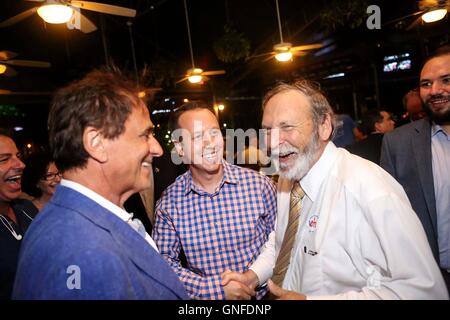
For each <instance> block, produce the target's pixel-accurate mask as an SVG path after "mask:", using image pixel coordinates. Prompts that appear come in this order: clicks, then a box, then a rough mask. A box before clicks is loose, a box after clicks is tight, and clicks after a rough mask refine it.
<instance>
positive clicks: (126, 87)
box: [48, 68, 145, 172]
mask: <svg viewBox="0 0 450 320" xmlns="http://www.w3.org/2000/svg"><path fill="white" fill-rule="evenodd" d="M138 93H139V89H138V87H137V85H136V84H135V83H134V82H133V81H131V80H129V79H127V78H125V77H124V76H123V75H122V74H121V73H120V71H118V69H117V68H115V69H114V68H113V69H112V70H111V69H103V70H94V71H91V72H89V73H88V74H87V75H86V76H85V77H84V78H82V79H81V80H78V81H75V82H73V83H71V84H69V85H68V86H66V87H64V88H62V89H59V90H58V91H57V92H56V93H55V95H54V97H53V101H52V104H51V108H50V113H49V118H48V129H49V138H50V141H49V142H50V149H51V152H52V157H53V159H54V160H55V164H56V166H57V167H58V168H59V169H60V170H61V171H62V172H64V171H66V170H69V169H73V168H83V167H85V166H86V164H87V161H88V159H89V154H88V153H87V151H86V150H85V148H84V144H83V134H84V130H85V129H86V128H87V127H94V128H96V129H99V130H100V132H101V134H102V135H103V136H104V137H105V138H107V139H114V138H116V137H118V136H120V135H121V134H122V133H123V132H124V131H125V122H126V120H127V119H128V117H129V115H130V114H131V111H132V108H134V107H137V106H139V105H145V104H144V102H143V101H142V100H141V99H140V98H139V96H138Z"/></svg>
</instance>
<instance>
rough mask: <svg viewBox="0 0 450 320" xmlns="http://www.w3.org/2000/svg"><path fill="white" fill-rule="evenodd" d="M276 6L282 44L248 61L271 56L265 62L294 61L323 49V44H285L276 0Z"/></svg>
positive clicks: (276, 0)
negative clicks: (311, 51)
mask: <svg viewBox="0 0 450 320" xmlns="http://www.w3.org/2000/svg"><path fill="white" fill-rule="evenodd" d="M275 5H276V9H277V18H278V29H279V32H280V43H277V44H275V45H274V46H273V51H272V52H267V53H262V54H257V55H253V56H251V57H249V58H247V59H251V58H257V57H262V56H267V55H270V57H269V58H267V59H266V60H265V61H267V60H270V59H272V58H273V57H274V58H275V59H276V60H278V61H280V62H287V61H292V57H293V56H297V57H300V56H304V55H306V54H307V52H306V51H308V50H313V49H319V48H322V46H323V45H322V44H321V43H313V44H307V45H302V46H292V43H290V42H284V40H283V31H282V29H281V18H280V9H279V7H278V0H275Z"/></svg>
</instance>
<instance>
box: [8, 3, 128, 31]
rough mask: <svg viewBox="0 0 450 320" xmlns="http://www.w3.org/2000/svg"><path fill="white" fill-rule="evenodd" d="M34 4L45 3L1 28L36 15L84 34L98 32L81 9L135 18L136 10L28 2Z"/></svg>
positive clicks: (97, 5) (23, 13)
mask: <svg viewBox="0 0 450 320" xmlns="http://www.w3.org/2000/svg"><path fill="white" fill-rule="evenodd" d="M26 1H32V2H43V4H42V5H39V6H36V7H33V8H30V9H28V10H25V11H24V12H22V13H19V14H18V15H15V16H13V17H11V18H9V19H7V20H5V21H3V22H1V23H0V28H5V27H9V26H11V25H13V24H16V23H17V22H20V21H22V20H24V19H26V18H28V17H30V16H32V15H33V14H34V13H36V12H37V13H38V15H39V16H40V17H41V18H42V19H43V20H44V21H45V22H47V23H55V24H58V23H67V27H68V28H69V29H78V30H80V31H82V32H84V33H89V32H92V31H95V30H97V27H96V26H95V25H94V24H93V23H92V22H91V21H90V20H89V19H88V18H86V17H85V16H84V15H82V14H81V13H80V9H83V10H90V11H96V12H101V13H107V14H112V15H118V16H124V17H135V16H136V10H134V9H129V8H124V7H119V6H114V5H110V4H104V3H98V2H91V1H76V0H26Z"/></svg>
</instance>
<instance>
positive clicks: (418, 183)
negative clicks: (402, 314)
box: [380, 119, 439, 262]
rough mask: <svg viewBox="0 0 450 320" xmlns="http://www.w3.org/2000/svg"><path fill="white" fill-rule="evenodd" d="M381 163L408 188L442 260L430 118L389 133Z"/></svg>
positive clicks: (383, 146)
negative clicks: (439, 245) (438, 240)
mask: <svg viewBox="0 0 450 320" xmlns="http://www.w3.org/2000/svg"><path fill="white" fill-rule="evenodd" d="M380 165H381V166H382V167H383V168H384V169H385V170H386V171H387V172H389V173H390V174H391V175H392V176H393V177H394V178H395V179H397V181H398V182H399V183H400V184H401V185H402V186H403V188H404V189H405V191H406V194H407V195H408V198H409V201H410V202H411V205H412V207H413V209H414V211H415V212H416V213H417V215H418V217H419V219H420V221H421V222H422V225H423V227H424V229H425V232H426V234H427V237H428V242H429V243H430V246H431V250H432V251H433V255H434V257H435V258H436V261H438V262H439V249H438V242H437V222H436V220H437V216H436V199H435V194H434V182H433V170H432V167H431V165H432V160H431V124H430V121H429V120H428V119H421V120H417V121H415V122H412V123H410V124H407V125H404V126H402V127H400V128H397V129H395V130H394V131H392V132H389V133H386V134H385V135H384V139H383V145H382V150H381V163H380Z"/></svg>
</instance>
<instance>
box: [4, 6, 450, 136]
mask: <svg viewBox="0 0 450 320" xmlns="http://www.w3.org/2000/svg"><path fill="white" fill-rule="evenodd" d="M98 2H103V3H109V4H116V5H121V6H125V7H130V8H133V9H136V10H137V16H136V18H134V19H133V20H129V19H127V18H124V17H118V16H112V15H106V14H100V13H96V12H89V11H84V12H83V11H82V12H83V13H84V14H85V15H86V16H87V17H88V18H89V19H90V20H91V21H92V22H94V23H95V24H96V26H97V27H98V30H97V31H95V32H93V33H90V34H83V33H81V32H80V31H78V30H68V29H67V28H66V26H65V25H50V24H45V23H44V22H43V20H41V18H40V17H39V16H38V15H37V14H35V15H33V16H32V17H30V18H27V19H25V20H23V21H21V22H19V23H17V24H15V25H13V26H10V27H7V28H2V29H0V39H1V40H0V50H10V51H14V52H16V53H17V54H18V56H17V59H27V60H43V61H48V62H50V63H51V64H52V67H51V68H49V69H37V68H29V67H16V68H15V69H16V70H17V72H18V75H17V76H15V77H10V78H7V77H4V76H0V89H4V90H10V91H13V92H16V93H15V94H9V95H0V105H2V104H3V105H5V104H6V105H13V106H19V109H20V108H21V106H25V107H24V108H25V109H26V111H27V112H26V113H27V114H28V116H29V117H31V118H33V117H37V114H40V115H41V117H42V118H45V116H46V108H47V106H48V102H49V99H50V94H51V92H53V91H54V89H55V88H57V87H59V86H62V85H64V84H65V83H67V82H69V81H71V80H73V79H76V78H79V77H80V76H82V74H83V73H85V72H87V71H88V70H90V69H92V68H95V67H98V66H100V65H102V64H105V63H106V62H107V61H109V62H114V63H115V64H117V65H118V66H119V67H121V68H124V69H126V70H128V71H129V72H130V74H131V75H133V74H134V72H135V68H134V58H133V54H132V42H131V39H132V41H133V45H134V49H135V56H134V57H135V59H136V60H135V61H136V66H137V71H138V72H139V74H141V73H142V70H143V69H146V70H147V73H146V74H145V77H141V78H140V81H141V83H142V84H143V85H147V86H151V87H161V88H163V90H162V91H160V94H159V97H160V98H164V97H167V96H171V97H175V98H181V97H190V98H192V97H203V96H204V97H206V98H207V99H211V97H212V96H214V98H215V99H216V100H228V101H230V104H232V103H234V104H236V106H239V107H236V108H241V109H242V108H244V107H242V105H250V107H247V108H250V109H247V110H253V109H254V108H257V107H258V106H259V104H260V97H261V95H262V93H263V92H264V90H265V89H267V87H268V86H270V85H271V84H272V83H274V82H275V81H276V80H283V79H292V78H296V77H306V78H311V79H313V80H316V81H320V82H321V84H322V85H323V87H324V89H325V90H326V91H327V93H328V94H329V95H330V98H331V100H332V102H333V103H334V104H335V105H337V106H340V108H341V109H342V110H341V111H346V112H348V113H350V114H351V115H353V116H355V117H357V116H358V113H359V112H360V111H361V110H360V109H361V107H363V105H364V104H366V103H368V102H369V103H370V102H371V103H375V104H382V105H387V106H388V108H391V109H393V110H394V109H395V108H397V107H398V106H394V105H400V100H399V97H401V95H402V94H403V93H404V91H405V90H407V88H409V87H411V86H413V85H414V84H415V83H416V81H417V75H418V71H419V68H420V63H421V62H422V60H423V58H424V56H425V55H426V54H427V53H428V52H429V51H431V50H433V49H434V48H435V47H437V46H439V45H441V44H445V43H449V34H450V31H449V30H450V28H449V19H448V17H446V18H445V19H444V20H442V21H440V22H437V23H434V24H432V25H426V26H425V25H420V24H418V25H417V26H416V27H414V28H412V29H411V30H406V28H407V27H408V26H409V24H410V23H411V22H413V21H414V19H416V18H417V16H412V17H408V18H405V19H399V18H401V17H405V16H407V15H410V14H412V13H414V12H416V11H418V2H417V1H414V0H402V1H367V0H335V1H325V0H315V1H312V0H308V1H306V0H305V1H303V0H279V7H280V15H281V22H282V30H283V36H284V39H285V41H289V42H292V43H293V44H294V45H300V44H307V43H313V42H318V41H320V42H323V43H325V44H327V45H328V47H326V48H325V50H322V51H320V50H318V51H315V52H311V53H310V54H308V55H306V56H304V57H299V58H296V59H295V60H294V61H293V62H291V63H289V64H284V65H282V64H280V63H277V62H275V61H274V60H273V59H271V60H269V61H264V58H253V59H250V60H245V59H240V60H238V61H235V62H232V63H225V62H223V61H221V60H220V59H218V57H217V55H216V54H215V52H214V50H213V44H214V42H215V41H217V40H218V39H220V38H221V37H222V36H223V34H224V26H225V24H227V23H231V24H232V25H233V26H234V28H235V29H236V30H237V31H238V32H240V33H242V35H243V36H244V37H245V38H247V39H248V40H249V42H250V51H249V54H250V56H253V55H257V54H260V53H264V52H268V51H271V50H272V47H273V45H274V44H276V43H278V42H280V37H279V31H278V22H277V15H276V7H275V1H274V0H209V1H208V0H187V4H188V12H189V18H190V27H191V34H192V43H193V52H194V60H195V65H196V66H197V67H201V68H203V69H206V70H216V69H224V70H226V72H227V73H226V74H225V75H223V76H214V77H211V78H212V81H209V82H207V83H206V84H204V85H202V86H197V87H193V86H192V85H189V84H188V83H187V82H184V83H181V84H175V82H176V80H178V79H180V78H181V77H182V75H183V74H184V73H185V72H186V70H187V69H188V68H189V67H190V66H191V60H190V56H189V46H188V40H187V29H186V21H185V15H184V6H183V0H124V1H107V0H101V1H100V0H99V1H98ZM369 4H376V5H378V6H379V7H380V9H381V23H382V28H381V30H369V29H368V28H367V27H366V19H367V17H368V15H367V13H366V12H365V8H366V7H367V5H369ZM36 5H39V3H37V2H31V1H25V0H2V1H0V22H1V21H3V20H6V19H7V18H9V17H11V16H14V15H16V14H18V13H20V12H22V11H25V10H27V9H28V8H31V7H33V6H36ZM355 8H356V9H355ZM361 8H362V9H363V10H361ZM340 10H342V11H341V12H340ZM352 10H354V12H352ZM330 11H331V12H332V13H334V16H333V15H331V17H330ZM327 17H328V19H327ZM332 19H334V20H332ZM336 19H337V20H336ZM396 19H399V21H397V22H395V21H394V20H396ZM129 21H130V22H132V24H131V33H132V38H131V37H130V29H129V27H128V26H127V22H129ZM333 21H334V22H335V23H336V26H335V28H332V26H331V22H333ZM336 21H337V22H336ZM358 21H359V22H360V24H359V25H358V23H357V22H358ZM392 21H394V22H392ZM339 23H342V25H339ZM402 52H410V53H411V55H412V69H411V70H409V71H405V72H399V73H395V74H389V75H387V74H383V72H382V64H383V57H384V56H385V55H389V54H399V53H402ZM338 72H345V73H346V76H345V77H344V78H339V79H335V80H324V77H326V76H328V75H330V74H333V73H338ZM176 103H178V101H177V102H176ZM163 104H164V100H163V99H162V100H156V102H155V105H154V108H159V107H162V106H163ZM252 108H253V109H252ZM22 109H23V108H22ZM22 109H20V110H22ZM20 110H19V111H20ZM42 110H44V111H42ZM394 111H395V110H394ZM0 114H1V110H0ZM42 114H43V115H42ZM248 114H250V116H251V117H252V119H253V122H255V121H256V120H257V118H258V115H255V114H254V113H252V112H250V113H249V112H247V111H246V110H244V111H242V110H238V109H234V115H233V117H234V118H236V117H243V118H245V116H246V115H247V116H248ZM1 117H3V118H4V119H5V117H6V116H5V114H3V116H1ZM230 117H231V116H230ZM10 119H11V118H8V121H9V120H10ZM230 121H232V119H231V120H230ZM4 122H5V120H3V121H2V125H5V123H4ZM44 122H45V121H44ZM238 124H239V122H238V121H237V122H236V125H238ZM252 125H255V124H253V123H252ZM256 125H257V124H256ZM41 127H44V128H45V126H41Z"/></svg>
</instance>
